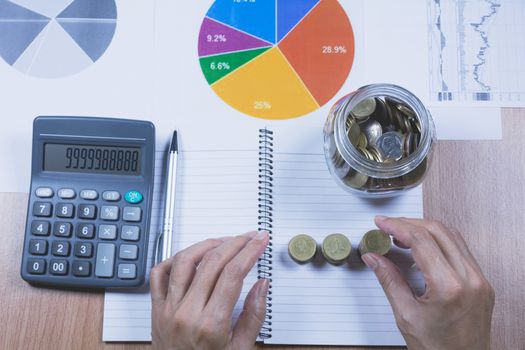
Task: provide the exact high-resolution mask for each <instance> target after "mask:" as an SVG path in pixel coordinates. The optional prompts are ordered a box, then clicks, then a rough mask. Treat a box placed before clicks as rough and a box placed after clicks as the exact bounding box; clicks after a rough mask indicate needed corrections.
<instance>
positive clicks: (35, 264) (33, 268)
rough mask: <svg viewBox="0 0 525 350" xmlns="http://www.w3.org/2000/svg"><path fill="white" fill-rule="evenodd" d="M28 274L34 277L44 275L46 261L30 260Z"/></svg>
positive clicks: (28, 261)
mask: <svg viewBox="0 0 525 350" xmlns="http://www.w3.org/2000/svg"><path fill="white" fill-rule="evenodd" d="M27 272H28V273H30V274H32V275H43V274H44V273H45V272H46V261H45V260H44V259H28V260H27Z"/></svg>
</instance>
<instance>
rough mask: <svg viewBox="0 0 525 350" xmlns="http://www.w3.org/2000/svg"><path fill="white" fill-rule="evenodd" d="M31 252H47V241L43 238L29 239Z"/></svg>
mask: <svg viewBox="0 0 525 350" xmlns="http://www.w3.org/2000/svg"><path fill="white" fill-rule="evenodd" d="M29 253H31V254H33V255H46V254H47V241H45V240H43V239H32V240H30V241H29Z"/></svg>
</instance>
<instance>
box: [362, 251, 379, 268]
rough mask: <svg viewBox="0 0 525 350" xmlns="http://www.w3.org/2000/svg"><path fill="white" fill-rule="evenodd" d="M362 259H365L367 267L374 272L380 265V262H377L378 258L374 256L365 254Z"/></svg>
mask: <svg viewBox="0 0 525 350" xmlns="http://www.w3.org/2000/svg"><path fill="white" fill-rule="evenodd" d="M361 259H363V261H364V262H365V264H366V266H368V267H369V268H371V269H372V270H375V269H376V268H377V265H379V260H377V258H376V257H375V256H373V255H372V254H365V255H363V256H362V257H361Z"/></svg>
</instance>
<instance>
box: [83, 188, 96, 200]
mask: <svg viewBox="0 0 525 350" xmlns="http://www.w3.org/2000/svg"><path fill="white" fill-rule="evenodd" d="M80 198H82V199H85V200H89V201H94V200H95V199H97V198H98V192H97V191H95V190H82V191H80Z"/></svg>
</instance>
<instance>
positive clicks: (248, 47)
mask: <svg viewBox="0 0 525 350" xmlns="http://www.w3.org/2000/svg"><path fill="white" fill-rule="evenodd" d="M354 49H355V42H354V34H353V30H352V25H351V23H350V20H349V18H348V16H347V14H346V12H345V11H344V9H343V8H342V7H341V5H340V4H339V2H338V1H337V0H216V1H215V2H214V4H213V5H212V7H211V8H210V10H209V11H208V13H207V15H206V17H205V18H204V21H203V23H202V26H201V30H200V35H199V59H200V65H201V68H202V72H203V73H204V77H205V78H206V80H207V82H208V84H209V85H210V86H211V88H212V89H213V90H214V91H215V93H216V94H217V95H218V96H219V97H220V98H221V99H222V100H223V101H224V102H226V103H227V104H229V105H230V106H231V107H233V108H235V109H236V110H238V111H240V112H242V113H245V114H247V115H249V116H253V117H257V118H263V119H269V120H278V119H291V118H296V117H300V116H304V115H306V114H308V113H311V112H314V111H316V110H317V109H319V108H320V107H321V106H323V105H325V104H326V103H328V102H329V101H330V100H331V99H332V98H333V97H334V96H335V95H336V94H337V92H338V91H339V90H340V89H341V87H342V86H343V84H344V83H345V81H346V80H347V78H348V75H349V74H350V71H351V68H352V64H353V61H354Z"/></svg>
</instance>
